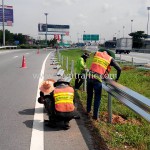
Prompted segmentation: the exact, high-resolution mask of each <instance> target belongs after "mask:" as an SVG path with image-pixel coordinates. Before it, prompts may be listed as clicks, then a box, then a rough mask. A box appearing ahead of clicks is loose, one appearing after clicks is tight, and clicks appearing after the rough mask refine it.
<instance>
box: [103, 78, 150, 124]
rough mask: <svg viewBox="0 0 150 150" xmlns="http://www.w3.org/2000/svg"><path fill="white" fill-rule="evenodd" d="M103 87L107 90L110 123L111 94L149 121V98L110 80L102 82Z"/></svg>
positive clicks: (110, 120)
mask: <svg viewBox="0 0 150 150" xmlns="http://www.w3.org/2000/svg"><path fill="white" fill-rule="evenodd" d="M103 89H104V90H106V91H107V92H108V122H109V123H112V100H111V96H113V97H115V98H116V99H118V100H119V101H120V102H121V103H122V104H124V105H125V106H127V107H128V108H130V109H131V110H133V111H134V112H135V113H136V114H139V115H140V116H142V117H143V118H144V119H146V120H147V121H148V122H150V99H148V98H147V97H144V96H143V95H141V94H139V93H137V92H135V91H133V90H131V89H129V88H127V87H125V86H123V85H121V84H119V83H117V82H115V81H113V80H111V79H106V80H105V81H104V82H103Z"/></svg>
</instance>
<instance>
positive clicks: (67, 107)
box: [40, 79, 75, 129]
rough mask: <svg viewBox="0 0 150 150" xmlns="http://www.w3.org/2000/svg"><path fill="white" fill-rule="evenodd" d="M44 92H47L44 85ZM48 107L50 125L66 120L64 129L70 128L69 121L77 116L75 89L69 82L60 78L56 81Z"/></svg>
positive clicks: (47, 103)
mask: <svg viewBox="0 0 150 150" xmlns="http://www.w3.org/2000/svg"><path fill="white" fill-rule="evenodd" d="M47 87H48V86H47ZM40 90H41V91H42V92H45V88H43V85H42V86H41V87H40ZM46 108H47V109H48V115H49V121H48V124H47V125H49V126H50V127H56V122H57V121H63V122H64V129H69V128H70V125H69V121H70V120H71V119H73V118H74V116H75V106H74V89H73V88H72V87H71V86H70V85H69V82H66V81H64V80H63V79H59V80H58V81H57V82H55V83H54V89H53V91H52V92H51V93H50V94H49V101H47V102H46Z"/></svg>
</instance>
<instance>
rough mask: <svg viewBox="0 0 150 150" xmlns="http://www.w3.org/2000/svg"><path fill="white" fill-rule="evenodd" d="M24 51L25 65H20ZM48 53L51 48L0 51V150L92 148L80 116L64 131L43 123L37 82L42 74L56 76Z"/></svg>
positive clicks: (50, 55)
mask: <svg viewBox="0 0 150 150" xmlns="http://www.w3.org/2000/svg"><path fill="white" fill-rule="evenodd" d="M23 55H24V56H25V60H26V66H27V68H21V66H22V58H23ZM51 57H54V53H53V52H52V50H47V51H45V50H40V53H39V54H37V50H29V49H28V50H13V51H0V85H1V86H0V103H1V104H0V122H1V123H0V150H59V149H61V150H78V149H79V150H88V149H92V150H93V149H94V148H93V142H92V137H91V136H90V134H89V133H88V131H87V130H86V128H85V127H84V123H83V122H82V119H81V120H79V121H77V122H76V120H72V121H71V129H69V130H67V131H65V130H60V129H51V128H48V127H45V126H44V123H43V120H44V118H45V119H47V116H46V114H44V113H43V106H42V105H41V104H38V103H37V97H38V92H39V91H38V86H39V82H40V81H41V80H43V79H44V78H49V77H54V78H55V79H57V77H56V76H55V74H56V71H55V70H53V66H50V58H51ZM44 73H45V74H44ZM39 77H40V78H39Z"/></svg>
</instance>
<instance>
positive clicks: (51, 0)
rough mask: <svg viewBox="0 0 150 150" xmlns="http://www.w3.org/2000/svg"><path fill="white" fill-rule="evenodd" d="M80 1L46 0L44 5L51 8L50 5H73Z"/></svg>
mask: <svg viewBox="0 0 150 150" xmlns="http://www.w3.org/2000/svg"><path fill="white" fill-rule="evenodd" d="M77 1H79V0H44V2H43V5H44V6H49V5H57V6H59V5H64V6H65V5H69V6H70V5H73V4H74V3H75V2H77Z"/></svg>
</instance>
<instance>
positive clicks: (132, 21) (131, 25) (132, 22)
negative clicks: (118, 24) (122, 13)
mask: <svg viewBox="0 0 150 150" xmlns="http://www.w3.org/2000/svg"><path fill="white" fill-rule="evenodd" d="M132 23H133V20H131V33H132Z"/></svg>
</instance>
